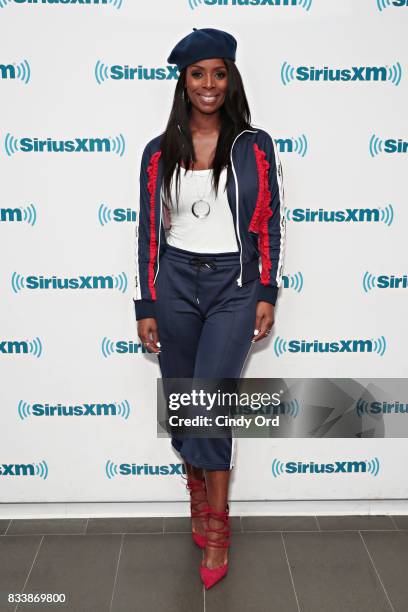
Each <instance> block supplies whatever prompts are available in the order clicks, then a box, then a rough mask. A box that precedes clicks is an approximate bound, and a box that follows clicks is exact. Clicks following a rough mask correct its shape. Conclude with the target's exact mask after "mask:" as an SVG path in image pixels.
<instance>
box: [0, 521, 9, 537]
mask: <svg viewBox="0 0 408 612" xmlns="http://www.w3.org/2000/svg"><path fill="white" fill-rule="evenodd" d="M9 525H10V519H0V535H3V534H5V533H6V531H7V527H8V526H9Z"/></svg>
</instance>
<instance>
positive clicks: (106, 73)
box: [94, 60, 179, 85]
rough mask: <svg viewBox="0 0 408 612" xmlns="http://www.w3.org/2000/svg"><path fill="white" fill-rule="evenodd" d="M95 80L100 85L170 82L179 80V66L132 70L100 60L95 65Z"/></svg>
mask: <svg viewBox="0 0 408 612" xmlns="http://www.w3.org/2000/svg"><path fill="white" fill-rule="evenodd" d="M94 74H95V79H96V82H97V83H98V85H101V84H102V83H103V82H104V81H108V80H112V81H170V80H176V81H177V79H178V78H179V71H178V68H177V66H165V67H161V68H145V67H144V66H141V65H139V66H137V67H136V68H132V67H130V66H127V65H121V64H113V65H112V66H109V65H108V64H104V63H103V62H101V61H100V60H98V61H97V62H96V64H95V71H94Z"/></svg>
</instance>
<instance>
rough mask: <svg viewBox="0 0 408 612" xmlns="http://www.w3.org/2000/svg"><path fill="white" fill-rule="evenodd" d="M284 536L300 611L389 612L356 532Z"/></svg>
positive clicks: (285, 534)
mask: <svg viewBox="0 0 408 612" xmlns="http://www.w3.org/2000/svg"><path fill="white" fill-rule="evenodd" d="M395 533H397V532H395ZM283 538H284V541H285V545H286V550H287V554H288V558H289V563H290V567H291V569H292V574H293V579H294V583H295V589H296V593H297V596H298V598H299V604H300V609H301V611H302V612H316V611H319V612H391V609H390V606H389V604H388V601H387V599H386V596H385V593H384V591H383V589H382V587H381V583H380V581H379V579H378V577H377V574H376V572H375V570H374V568H373V566H372V564H371V562H370V559H369V556H368V554H367V551H366V549H365V546H364V544H363V542H362V540H361V537H360V534H359V533H357V532H355V533H353V532H349V531H344V532H326V533H325V532H318V533H284V534H283Z"/></svg>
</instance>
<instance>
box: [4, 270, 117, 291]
mask: <svg viewBox="0 0 408 612" xmlns="http://www.w3.org/2000/svg"><path fill="white" fill-rule="evenodd" d="M11 286H12V288H13V291H14V293H18V292H19V291H22V290H23V289H115V290H116V289H117V290H118V291H120V292H121V293H126V291H127V287H128V280H127V276H126V274H125V273H124V272H121V273H120V274H117V275H116V276H113V275H111V274H108V275H106V276H75V277H71V278H60V277H58V276H51V277H44V276H35V275H31V276H23V275H22V274H17V272H13V274H12V276H11Z"/></svg>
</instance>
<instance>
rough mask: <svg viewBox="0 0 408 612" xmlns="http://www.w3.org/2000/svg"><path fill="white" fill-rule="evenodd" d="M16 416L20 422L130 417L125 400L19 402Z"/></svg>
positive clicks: (128, 407) (128, 405)
mask: <svg viewBox="0 0 408 612" xmlns="http://www.w3.org/2000/svg"><path fill="white" fill-rule="evenodd" d="M17 412H18V416H19V417H20V419H21V420H22V421H24V420H25V419H28V417H47V418H49V417H108V416H109V417H110V416H118V417H121V418H122V419H128V418H129V415H130V404H129V402H128V401H127V400H124V401H123V402H112V403H106V404H89V403H86V404H75V405H72V404H69V405H67V406H66V405H65V404H55V405H54V404H48V403H43V402H36V403H35V404H29V403H28V402H25V401H24V400H20V401H19V402H18V406H17Z"/></svg>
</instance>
